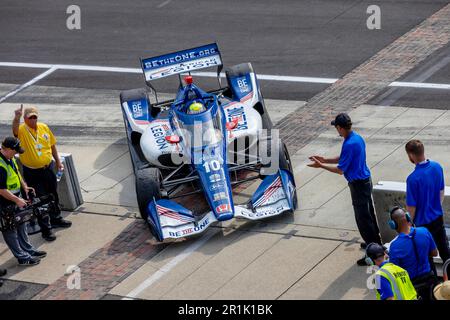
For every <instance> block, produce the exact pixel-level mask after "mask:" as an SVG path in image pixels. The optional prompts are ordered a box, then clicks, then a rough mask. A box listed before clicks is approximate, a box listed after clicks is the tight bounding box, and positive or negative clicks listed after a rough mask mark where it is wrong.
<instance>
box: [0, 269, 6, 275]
mask: <svg viewBox="0 0 450 320" xmlns="http://www.w3.org/2000/svg"><path fill="white" fill-rule="evenodd" d="M7 273H8V271H7V270H6V269H0V277H4V276H6V274H7Z"/></svg>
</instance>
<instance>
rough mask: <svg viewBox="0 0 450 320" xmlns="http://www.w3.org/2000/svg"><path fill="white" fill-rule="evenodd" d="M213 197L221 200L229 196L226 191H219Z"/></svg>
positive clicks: (215, 199)
mask: <svg viewBox="0 0 450 320" xmlns="http://www.w3.org/2000/svg"><path fill="white" fill-rule="evenodd" d="M213 199H214V201H219V200H224V199H228V197H227V195H226V194H225V192H217V193H214V194H213Z"/></svg>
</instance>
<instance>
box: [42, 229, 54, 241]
mask: <svg viewBox="0 0 450 320" xmlns="http://www.w3.org/2000/svg"><path fill="white" fill-rule="evenodd" d="M42 238H44V239H45V240H47V241H55V240H56V236H55V234H54V233H53V231H51V230H50V231H48V232H42Z"/></svg>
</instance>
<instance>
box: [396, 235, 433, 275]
mask: <svg viewBox="0 0 450 320" xmlns="http://www.w3.org/2000/svg"><path fill="white" fill-rule="evenodd" d="M414 233H415V234H414ZM413 241H414V243H415V244H416V250H417V251H414V245H413ZM435 249H436V244H435V242H434V240H433V236H432V235H431V233H430V232H429V231H428V229H427V228H425V227H418V228H413V227H411V230H410V232H409V235H406V234H404V233H400V234H399V235H398V236H397V237H396V238H395V239H394V240H393V241H392V242H391V245H390V247H389V261H390V262H392V263H393V264H395V265H397V266H399V267H401V268H403V269H405V270H406V271H408V274H409V277H410V278H411V279H414V278H416V277H418V276H421V275H424V274H426V273H429V272H430V271H431V267H430V262H429V260H428V257H429V256H430V253H431V251H433V250H435Z"/></svg>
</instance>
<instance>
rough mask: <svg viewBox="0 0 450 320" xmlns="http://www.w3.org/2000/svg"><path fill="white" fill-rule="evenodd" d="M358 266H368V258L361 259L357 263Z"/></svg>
mask: <svg viewBox="0 0 450 320" xmlns="http://www.w3.org/2000/svg"><path fill="white" fill-rule="evenodd" d="M356 264H357V265H358V266H360V267H363V266H367V265H368V264H367V263H366V257H364V258H361V259H359V260H358V261H356Z"/></svg>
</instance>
